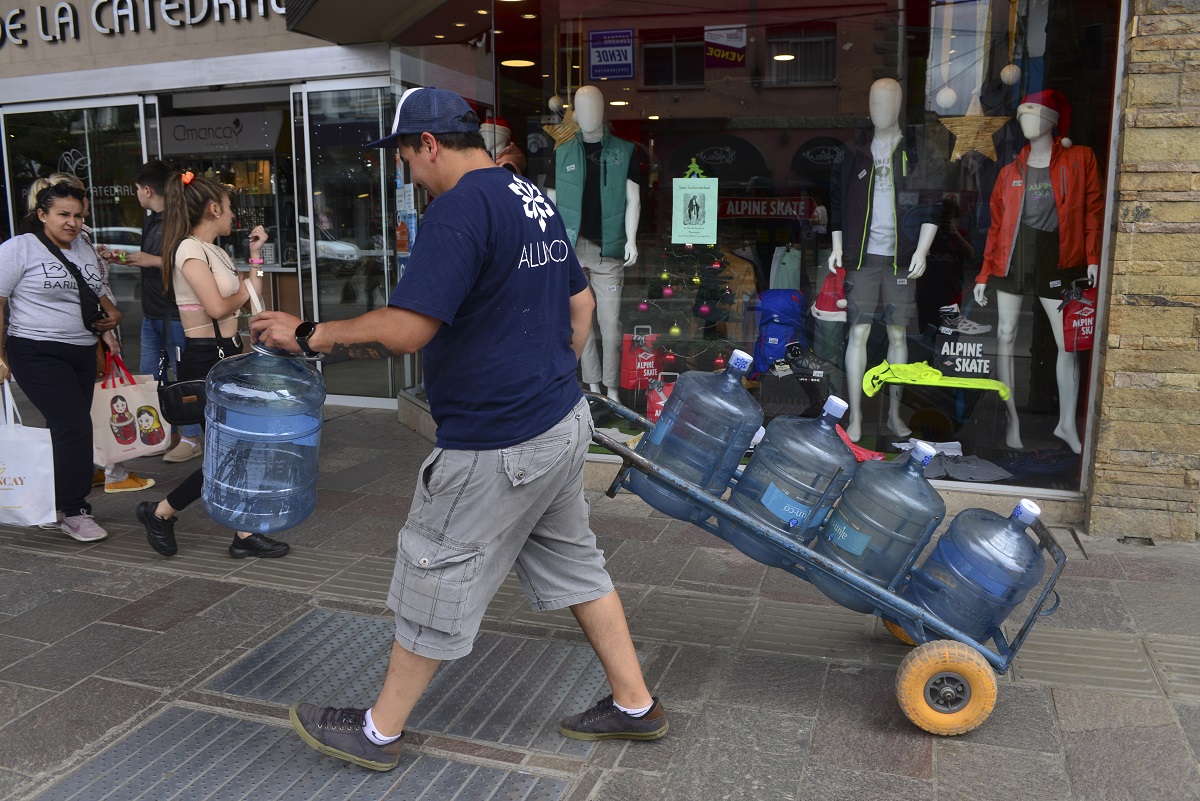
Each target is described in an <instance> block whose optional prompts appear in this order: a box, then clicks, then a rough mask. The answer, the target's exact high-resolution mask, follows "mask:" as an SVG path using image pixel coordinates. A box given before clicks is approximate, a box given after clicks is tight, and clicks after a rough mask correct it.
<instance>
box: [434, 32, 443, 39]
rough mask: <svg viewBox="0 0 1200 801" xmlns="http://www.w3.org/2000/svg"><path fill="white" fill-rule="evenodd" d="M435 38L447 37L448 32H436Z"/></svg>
mask: <svg viewBox="0 0 1200 801" xmlns="http://www.w3.org/2000/svg"><path fill="white" fill-rule="evenodd" d="M433 38H434V39H445V38H446V34H444V33H435V34H434V35H433Z"/></svg>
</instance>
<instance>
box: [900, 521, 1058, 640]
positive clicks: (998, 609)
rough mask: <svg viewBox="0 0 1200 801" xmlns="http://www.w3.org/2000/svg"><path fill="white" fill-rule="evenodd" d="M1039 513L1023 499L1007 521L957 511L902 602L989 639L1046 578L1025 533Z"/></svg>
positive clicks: (1042, 561)
mask: <svg viewBox="0 0 1200 801" xmlns="http://www.w3.org/2000/svg"><path fill="white" fill-rule="evenodd" d="M1041 513H1042V510H1041V509H1039V508H1038V505H1037V504H1036V503H1034V502H1033V501H1031V500H1029V499H1027V498H1025V499H1022V500H1021V502H1020V503H1019V504H1017V508H1016V509H1014V510H1013V513H1012V515H1011V516H1010V517H1003V516H1001V515H998V514H996V513H995V512H991V511H988V510H987V509H966V510H964V511H962V512H960V513H959V514H958V516H956V517H955V518H954V522H953V523H951V524H950V527H949V528H948V529H947V530H946V533H945V534H943V535H942V538H941V539H940V540H938V544H937V547H935V548H934V549H933V553H931V554H930V555H929V558H927V559H926V560H925V563H924V564H922V565H921V566H920V567H918V568H917V569H916V570H914V571H913V575H912V583H911V584H910V585H909V586H908V587H907V588H905V591H904V593H903V594H904V597H906V598H907V599H908V600H910V601H912V602H913V603H914V604H916V605H917V606H921V607H924V608H925V609H927V610H929V611H930V612H932V613H933V614H935V615H937V616H938V617H940V618H941V619H942V620H944V621H946V622H947V623H949V624H950V625H951V626H954V627H955V628H957V629H959V630H961V631H963V632H964V633H966V634H969V635H971V636H972V637H973V638H975V639H976V640H980V641H984V640H987V639H990V638H991V636H992V632H993V631H994V630H995V629H996V628H997V627H999V626H1000V624H1001V623H1003V622H1004V619H1005V618H1007V617H1008V615H1009V613H1010V612H1012V610H1013V609H1015V608H1016V607H1017V606H1019V605H1020V604H1021V602H1022V601H1024V600H1025V596H1026V595H1028V594H1029V591H1030V590H1031V589H1033V588H1034V587H1036V586H1038V584H1040V583H1041V581H1042V577H1043V576H1044V575H1045V573H1046V561H1045V559H1044V558H1043V557H1042V552H1041V551H1040V550H1038V546H1037V543H1036V542H1034V541H1033V539H1032V538H1031V537H1030V536H1029V535H1028V534H1026V533H1025V528H1026V526H1030V525H1032V524H1033V522H1034V521H1035V520H1037V518H1038V515H1040V514H1041ZM909 628H910V627H909V626H905V630H906V631H908V630H909ZM914 634H915V632H912V631H909V635H910V636H913V635H914Z"/></svg>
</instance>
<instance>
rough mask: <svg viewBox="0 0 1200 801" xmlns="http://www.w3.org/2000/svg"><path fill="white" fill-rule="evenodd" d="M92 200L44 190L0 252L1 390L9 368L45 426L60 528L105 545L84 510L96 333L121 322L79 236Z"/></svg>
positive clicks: (64, 189)
mask: <svg viewBox="0 0 1200 801" xmlns="http://www.w3.org/2000/svg"><path fill="white" fill-rule="evenodd" d="M86 197H87V196H86V195H85V194H84V191H83V190H82V189H79V188H78V187H74V186H70V185H68V184H66V183H58V184H53V185H50V186H46V187H44V188H43V189H41V191H39V192H38V193H37V194H36V195H35V196H34V209H33V211H32V212H30V214H29V215H27V216H26V218H25V230H26V231H27V232H28V233H24V234H22V235H20V236H16V237H13V238H12V239H10V240H8V241H7V242H5V243H4V244H3V245H0V321H2V320H3V319H4V317H5V314H4V313H5V311H6V309H5V307H6V306H7V307H8V308H7V311H8V322H7V325H4V324H3V323H2V322H0V352H2V354H3V355H2V356H0V381H5V380H7V379H8V372H9V366H10V365H11V367H12V372H13V375H14V377H15V378H16V379H17V383H18V384H19V385H20V387H21V389H22V391H23V392H24V393H25V395H26V396H27V397H28V398H29V400H30V402H32V403H33V405H34V407H35V408H37V410H38V411H39V412H41V414H42V416H43V417H44V418H45V419H46V427H47V428H49V429H50V437H51V441H52V443H53V449H54V504H55V507H56V508H57V510H58V526H59V528H60V529H61V530H62V532H63V533H64V534H66V535H67V536H68V537H71V538H72V539H76V540H79V541H80V542H94V541H95V540H102V539H104V538H105V537H107V536H108V532H106V531H105V530H104V529H103V528H101V527H100V524H99V523H97V522H96V521H95V519H94V518H93V517H92V507H91V504H89V503H88V502H87V496H88V493H89V492H91V490H92V415H91V407H92V395H93V392H94V391H95V388H96V341H97V332H102V333H108V332H110V331H112V330H113V329H115V328H116V327H117V325H118V324H119V323H120V321H121V313H120V312H119V311H117V307H116V306H115V305H113V302H112V300H111V299H109V298H108V297H106V296H105V295H104V289H103V284H102V283H101V279H100V267H99V264H98V262H99V261H100V260H99V259H98V258H97V256H96V253H95V251H94V250H93V249H92V247H91V246H90V245H89V244H88V243H86V242H84V241H83V239H82V238H81V237H80V232H81V231H82V230H83V219H84V201H85V199H86ZM56 251H57V252H56ZM58 253H61V254H62V256H63V257H65V260H66V261H69V262H70V263H71V264H65V263H63V262H64V259H63V258H60V257H59V255H57V254H58ZM72 265H74V266H73V267H72ZM76 272H78V274H79V278H76V277H75V275H74V274H75V273H76ZM80 279H82V280H83V281H84V282H85V283H86V284H87V286H88V288H90V289H91V291H92V293H94V294H95V295H96V296H97V297H98V298H99V299H100V305H101V308H103V310H104V313H105V315H106V316H104V317H100V318H98V319H95V320H92V322H91V327H90V328H89V327H88V326H86V325H85V324H84V317H83V311H84V309H83V307H82V305H81V301H80V294H79V293H80V290H79V285H78V283H77V282H78V281H79V280H80Z"/></svg>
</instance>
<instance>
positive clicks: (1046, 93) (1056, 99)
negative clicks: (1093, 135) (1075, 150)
mask: <svg viewBox="0 0 1200 801" xmlns="http://www.w3.org/2000/svg"><path fill="white" fill-rule="evenodd" d="M1026 103H1032V104H1034V105H1035V106H1042V107H1044V108H1046V109H1048V110H1050V111H1052V112H1054V114H1055V117H1056V119H1055V121H1054V127H1056V128H1058V135H1059V136H1061V137H1062V140H1061V141H1060V142H1059V144H1061V145H1062V146H1063V147H1070V146H1071V140H1070V139H1068V138H1067V133H1068V132H1069V131H1070V129H1071V103H1070V101H1068V100H1067V98H1066V95H1064V94H1063V93H1062V92H1060V91H1058V90H1057V89H1043V90H1042V91H1040V92H1031V93H1029V94H1027V95H1025V99H1024V100H1022V101H1021V105H1025V104H1026Z"/></svg>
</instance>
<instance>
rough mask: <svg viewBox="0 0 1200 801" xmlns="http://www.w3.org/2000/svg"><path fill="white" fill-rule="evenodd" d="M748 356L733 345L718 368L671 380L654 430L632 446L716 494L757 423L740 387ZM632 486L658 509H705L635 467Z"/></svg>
mask: <svg viewBox="0 0 1200 801" xmlns="http://www.w3.org/2000/svg"><path fill="white" fill-rule="evenodd" d="M752 361H753V359H752V358H751V357H750V354H748V353H746V352H745V351H740V350H735V351H734V352H733V355H731V356H730V357H729V363H728V366H726V368H725V371H724V372H723V373H706V372H700V371H691V372H687V373H684V374H683V375H681V376H680V377H679V379H678V380H677V381H676V382H675V389H674V390H672V391H671V397H670V398H668V399H667V403H666V405H665V406H663V410H662V415H661V416H660V417H659V418H658V422H657V423H655V424H654V430H653V431H651V432H649V433H647V434H646V435H645V436H644V437H642V441H641V442H640V443H639V445H638V448H637V451H638V453H640V454H641V455H642V456H645V457H646V458H647V459H649V460H650V461H652V462H654V463H655V464H657V465H658V466H660V467H663V468H666V469H667V470H669V471H671V472H672V473H675V474H676V475H677V476H679V477H680V478H683V479H686V480H687V481H689V482H691V483H693V484H696V485H698V486H700V487H701V488H702V489H704V490H705V491H706V492H708V493H709V494H711V495H713V496H716V497H720V496H721V495H722V494H724V492H725V490H726V488H727V487H728V486H729V479H730V477H732V476H733V471H734V470H736V469H737V467H738V465H739V464H741V461H742V457H743V456H744V455H745V454H746V449H747V448H748V447H750V440H751V439H752V438H753V437H754V435H755V434H756V433H757V432H758V429H759V427H760V426H761V425H762V420H763V413H762V407H761V406H759V405H758V401H756V400H754V398H752V397H751V396H750V393H749V392H747V391H746V388H745V387H743V386H742V376H743V375H744V374H745V373H746V371H747V370H749V369H750V364H751V362H752ZM630 487H631V489H632V490H633V491H634V492H635V493H637V494H638V496H640V497H641V499H642V500H644V501H645V502H646V503H648V504H650V505H651V506H653V507H654V508H655V509H657V510H658V511H660V512H662V513H663V514H667V515H670V516H671V517H674V518H676V519H679V520H703V519H705V518H707V517H709V516H710V515H709V513H708V512H707V511H706V510H705V509H703V508H701V507H698V506H696V505H695V504H693V503H692V502H691V501H690V500H688V499H687V497H685V496H683V495H681V494H680V493H678V492H675V491H673V490H670V489H667V488H665V487H664V485H663V484H662V483H661V482H658V481H655V480H653V479H651V478H650V477H648V476H647V475H646V474H645V473H642V472H639V471H634V472H633V475H632V476H631V478H630Z"/></svg>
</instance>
